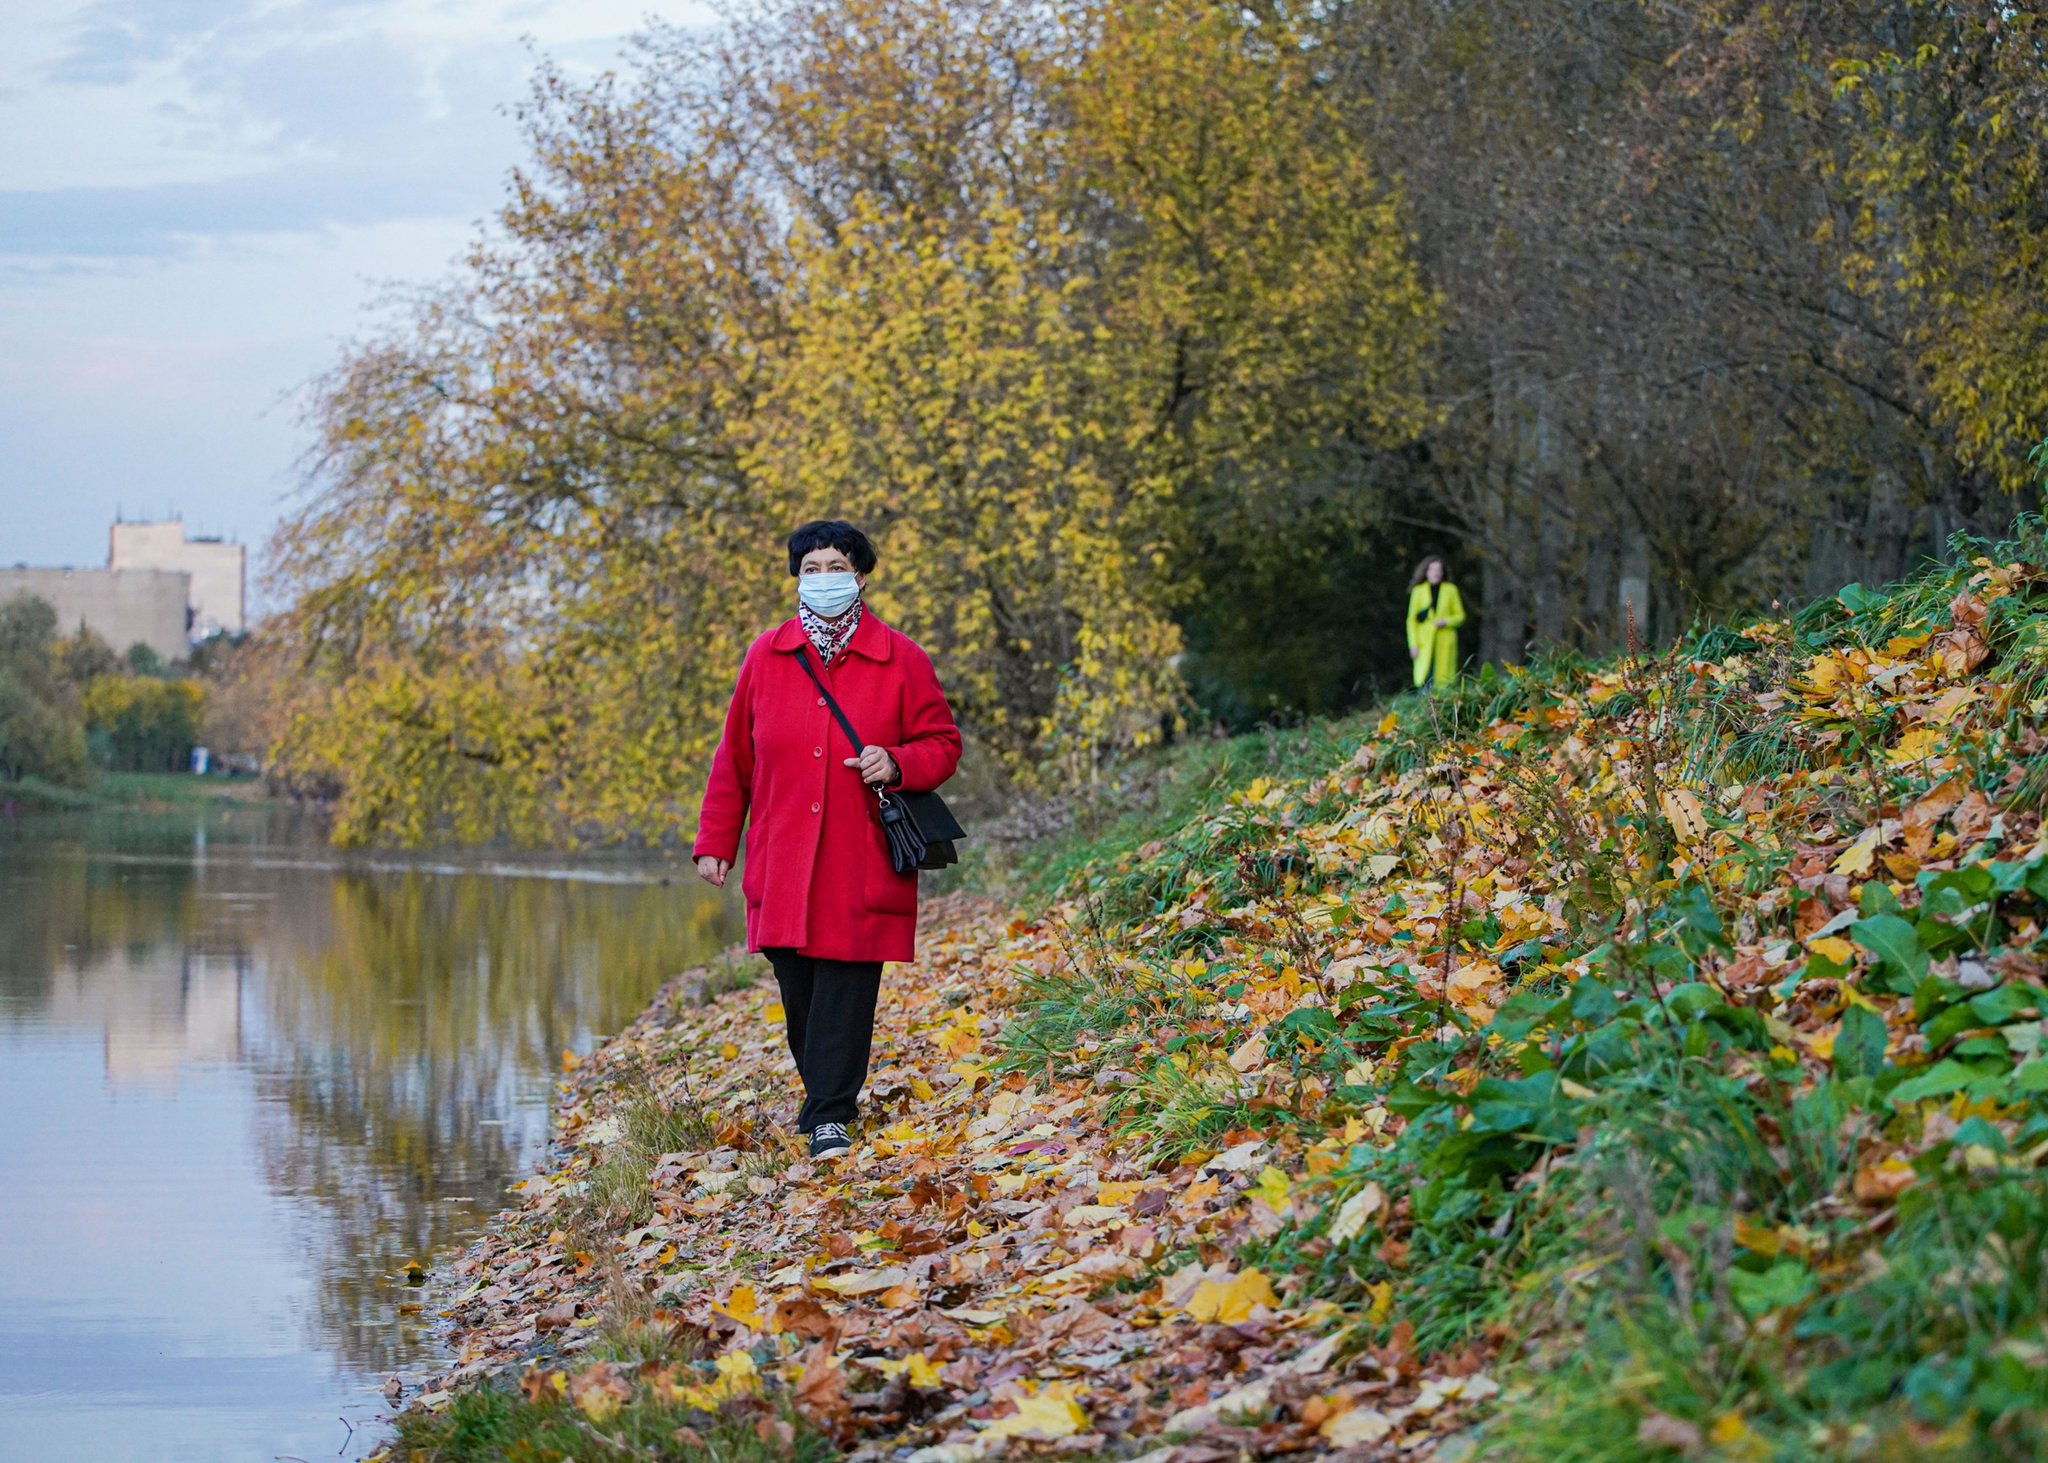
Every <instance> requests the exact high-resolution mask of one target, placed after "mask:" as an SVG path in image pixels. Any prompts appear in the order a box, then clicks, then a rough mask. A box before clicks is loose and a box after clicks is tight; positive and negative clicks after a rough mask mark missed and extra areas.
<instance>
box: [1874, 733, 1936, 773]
mask: <svg viewBox="0 0 2048 1463" xmlns="http://www.w3.org/2000/svg"><path fill="white" fill-rule="evenodd" d="M1940 741H1941V731H1940V729H1939V728H1937V727H1931V726H1916V727H1914V728H1913V730H1911V731H1909V732H1907V733H1906V734H1905V735H1904V736H1902V737H1900V738H1899V740H1898V744H1897V745H1896V746H1894V747H1893V748H1892V749H1891V750H1890V751H1888V752H1886V753H1885V754H1884V760H1885V761H1887V762H1889V763H1891V764H1892V766H1894V767H1907V766H1910V765H1912V764H1913V763H1915V762H1925V761H1926V760H1927V759H1928V758H1929V757H1932V756H1933V755H1934V749H1935V747H1936V746H1937V745H1938V744H1939V743H1940Z"/></svg>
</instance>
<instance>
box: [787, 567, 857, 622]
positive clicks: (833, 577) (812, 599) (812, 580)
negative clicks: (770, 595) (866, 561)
mask: <svg viewBox="0 0 2048 1463" xmlns="http://www.w3.org/2000/svg"><path fill="white" fill-rule="evenodd" d="M796 597H797V598H798V599H799V600H801V601H802V602H803V606H804V608H805V609H807V610H809V611H810V612H811V613H812V614H814V615H823V616H824V617H825V618H826V619H828V620H836V619H838V618H839V617H840V616H841V615H843V614H845V613H846V612H847V611H848V610H850V609H852V608H853V602H854V601H855V600H857V599H859V598H860V580H859V579H858V578H857V577H856V576H854V575H852V574H846V573H832V574H803V575H799V576H798V577H797V581H796Z"/></svg>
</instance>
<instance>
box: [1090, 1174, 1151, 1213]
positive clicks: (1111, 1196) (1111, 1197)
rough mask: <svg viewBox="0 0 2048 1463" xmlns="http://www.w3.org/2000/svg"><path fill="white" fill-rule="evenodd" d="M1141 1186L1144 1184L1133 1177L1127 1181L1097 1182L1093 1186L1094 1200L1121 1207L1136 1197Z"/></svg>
mask: <svg viewBox="0 0 2048 1463" xmlns="http://www.w3.org/2000/svg"><path fill="white" fill-rule="evenodd" d="M1143 1187H1144V1185H1143V1184H1141V1183H1139V1182H1138V1181H1137V1180H1135V1179H1133V1180H1131V1181H1130V1182H1129V1183H1110V1184H1097V1185H1096V1186H1095V1202H1096V1203H1098V1204H1108V1205H1112V1206H1115V1207H1122V1206H1123V1205H1125V1204H1128V1203H1130V1202H1131V1200H1133V1199H1135V1198H1137V1197H1138V1191H1139V1190H1140V1189H1142V1188H1143Z"/></svg>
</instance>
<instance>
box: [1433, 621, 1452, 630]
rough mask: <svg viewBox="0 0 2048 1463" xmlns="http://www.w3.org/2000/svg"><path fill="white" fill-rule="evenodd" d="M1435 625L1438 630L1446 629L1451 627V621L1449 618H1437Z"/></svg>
mask: <svg viewBox="0 0 2048 1463" xmlns="http://www.w3.org/2000/svg"><path fill="white" fill-rule="evenodd" d="M1436 627H1437V629H1439V630H1448V629H1450V628H1451V622H1450V621H1449V620H1438V621H1437V622H1436Z"/></svg>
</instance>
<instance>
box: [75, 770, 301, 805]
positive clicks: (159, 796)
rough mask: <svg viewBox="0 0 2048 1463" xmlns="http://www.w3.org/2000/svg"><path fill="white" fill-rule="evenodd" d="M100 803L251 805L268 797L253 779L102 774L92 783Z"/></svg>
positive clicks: (141, 773) (143, 773) (175, 774)
mask: <svg viewBox="0 0 2048 1463" xmlns="http://www.w3.org/2000/svg"><path fill="white" fill-rule="evenodd" d="M92 792H93V797H94V798H95V800H96V801H98V802H99V803H101V804H115V805H119V806H134V805H137V804H142V805H167V806H172V807H191V806H195V805H200V804H208V803H221V802H254V801H259V800H261V799H263V798H265V797H267V796H268V794H267V793H266V792H265V791H264V787H263V783H262V781H261V780H260V779H258V778H254V777H215V776H206V777H194V776H192V775H191V774H190V773H185V772H104V773H101V774H100V777H99V780H98V781H97V782H95V783H94V784H93V789H92Z"/></svg>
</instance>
